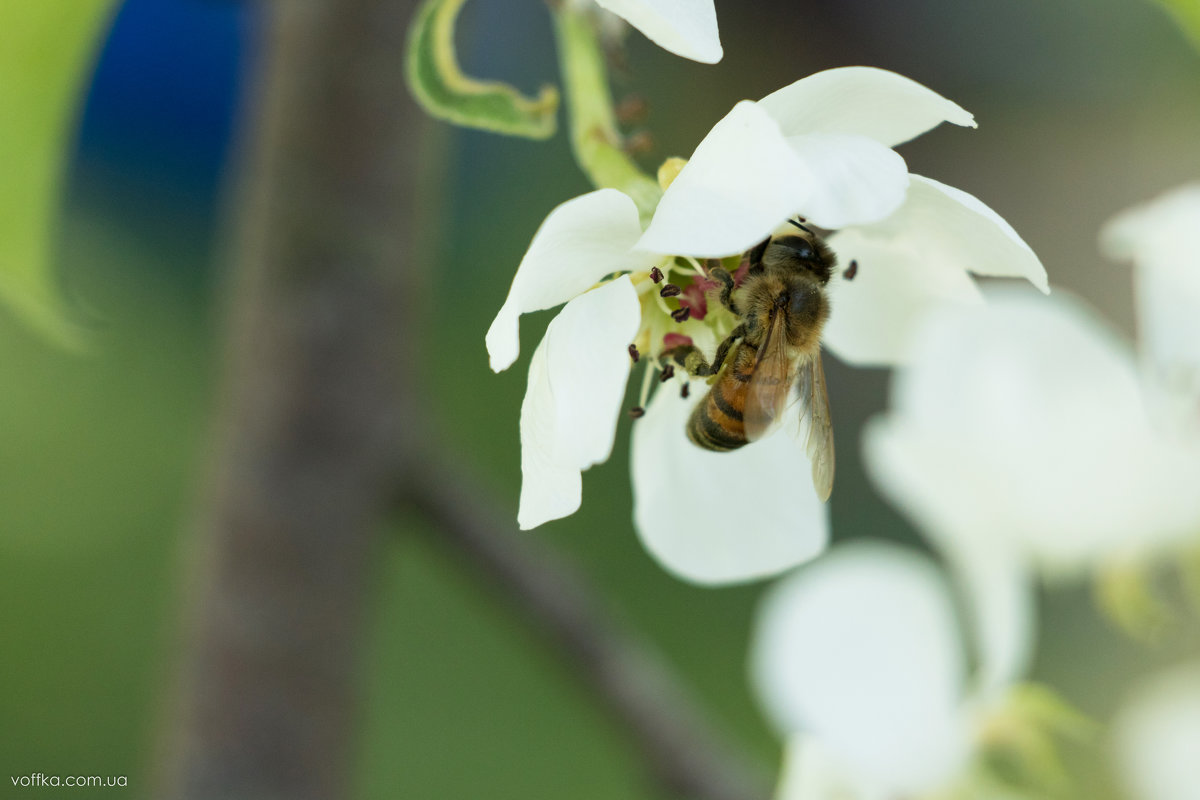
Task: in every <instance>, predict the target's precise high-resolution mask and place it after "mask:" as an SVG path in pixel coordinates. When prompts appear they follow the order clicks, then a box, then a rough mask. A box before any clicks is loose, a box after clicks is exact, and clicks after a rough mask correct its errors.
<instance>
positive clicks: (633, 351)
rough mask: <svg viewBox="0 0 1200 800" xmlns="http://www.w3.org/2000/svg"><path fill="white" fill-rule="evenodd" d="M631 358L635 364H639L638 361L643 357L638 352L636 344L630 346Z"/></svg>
mask: <svg viewBox="0 0 1200 800" xmlns="http://www.w3.org/2000/svg"><path fill="white" fill-rule="evenodd" d="M629 357H630V358H632V359H633V363H635V364H636V363H637V362H638V359H639V358H641V357H642V354H641V353H639V352H638V349H637V345H636V344H631V345H629Z"/></svg>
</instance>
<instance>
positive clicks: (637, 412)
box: [629, 406, 646, 419]
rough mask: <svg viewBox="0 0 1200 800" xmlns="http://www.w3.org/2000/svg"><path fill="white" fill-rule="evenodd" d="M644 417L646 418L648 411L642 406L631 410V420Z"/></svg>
mask: <svg viewBox="0 0 1200 800" xmlns="http://www.w3.org/2000/svg"><path fill="white" fill-rule="evenodd" d="M644 416H646V409H644V408H642V407H641V406H634V407H633V408H631V409H629V418H630V419H638V418H639V417H644Z"/></svg>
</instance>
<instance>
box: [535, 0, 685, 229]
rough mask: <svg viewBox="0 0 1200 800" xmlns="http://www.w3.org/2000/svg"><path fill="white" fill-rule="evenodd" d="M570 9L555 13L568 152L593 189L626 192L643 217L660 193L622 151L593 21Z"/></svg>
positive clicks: (563, 5)
mask: <svg viewBox="0 0 1200 800" xmlns="http://www.w3.org/2000/svg"><path fill="white" fill-rule="evenodd" d="M573 6H574V4H572V3H560V4H559V6H558V8H557V9H555V11H554V26H555V32H556V34H557V36H558V58H559V66H560V69H561V71H562V77H563V85H564V94H565V96H566V99H567V115H568V118H569V121H570V127H571V149H572V150H573V151H574V153H575V160H576V161H578V162H579V166H580V168H581V169H582V170H583V171H584V173H585V174H586V175H587V176H588V179H589V180H590V181H591V182H592V183H593V184H594V185H595V186H596V187H597V188H606V187H608V188H613V189H620V190H621V191H622V192H625V194H627V195H629V196H630V197H631V198H633V202H634V203H636V204H637V207H638V211H639V212H640V213H641V215H642V217H643V218H644V219H648V218H649V217H650V216H651V215H652V214H653V213H654V208H655V206H657V205H658V200H659V198H660V197H662V189H660V188H659V186H658V182H657V181H655V180H654V179H653V178H651V177H650V176H648V175H646V174H645V173H644V172H642V170H641V169H640V168H639V167H638V165H637V164H635V163H634V161H633V159H631V158H630V157H629V155H628V154H627V153H626V152H625V151H624V150H622V149H621V135H620V133H619V132H618V130H617V121H616V115H615V114H614V113H613V102H612V93H611V92H610V91H609V88H608V73H607V70H606V69H605V64H604V53H603V51H602V50H601V49H600V44H599V42H598V41H597V38H596V30H595V24H594V21H593V20H592V19H591V18H590V17H589V16H588V14H587V13H586V12H584V11H580V10H578V9H576V8H574V7H573Z"/></svg>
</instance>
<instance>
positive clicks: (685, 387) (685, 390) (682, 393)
mask: <svg viewBox="0 0 1200 800" xmlns="http://www.w3.org/2000/svg"><path fill="white" fill-rule="evenodd" d="M689 394H691V390H689V389H688V385H687V384H686V383H685V384H684V385H683V388H682V389H680V390H679V396H680V397H682V398H684V399H685V400H686V399H687V396H688V395H689Z"/></svg>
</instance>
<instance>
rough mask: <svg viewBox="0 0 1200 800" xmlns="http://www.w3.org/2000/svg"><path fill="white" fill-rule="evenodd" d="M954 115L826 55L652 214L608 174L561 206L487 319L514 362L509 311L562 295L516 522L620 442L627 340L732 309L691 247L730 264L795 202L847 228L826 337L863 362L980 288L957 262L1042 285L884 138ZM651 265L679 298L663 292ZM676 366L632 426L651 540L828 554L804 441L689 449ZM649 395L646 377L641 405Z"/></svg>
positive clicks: (692, 167)
mask: <svg viewBox="0 0 1200 800" xmlns="http://www.w3.org/2000/svg"><path fill="white" fill-rule="evenodd" d="M946 120H949V121H951V122H954V123H957V124H961V125H969V124H973V122H972V119H971V116H970V114H968V113H967V112H965V111H963V110H962V109H961V108H959V107H958V106H957V105H955V104H954V103H952V102H950V101H949V100H946V99H945V98H943V97H941V96H939V95H937V94H935V93H934V92H932V91H930V90H928V89H926V88H924V87H922V86H920V85H919V84H916V83H914V82H912V81H910V80H908V79H907V78H903V77H901V76H899V75H896V74H894V73H890V72H886V71H884V70H878V69H872V68H867V67H849V68H844V69H836V70H829V71H827V72H822V73H818V74H816V75H813V76H811V77H809V78H805V79H803V80H801V81H798V82H796V83H794V84H792V85H791V86H788V87H786V88H784V89H782V90H780V91H778V92H775V93H774V94H772V95H770V96H769V97H767V98H765V99H764V100H762V101H760V102H758V103H754V102H748V101H747V102H742V103H739V104H738V105H737V106H735V107H734V109H733V110H732V111H731V112H730V113H729V115H727V116H726V117H725V118H724V119H723V120H721V121H720V122H719V123H718V124H717V125H716V127H714V128H713V130H712V131H711V132H710V133H709V135H708V136H707V137H705V139H704V140H703V141H702V142H701V144H700V145H699V146H698V147H697V149H696V152H695V153H694V154H693V155H692V158H691V159H690V160H689V161H688V163H687V164H686V166H684V167H683V169H682V171H680V172H679V174H678V176H677V177H676V178H675V180H674V181H673V182H672V183H671V184H670V185H669V187H668V188H667V190H666V192H665V194H664V196H663V198H662V200H661V202H660V203H659V205H658V207H657V209H656V210H655V212H654V215H653V217H652V219H651V220H650V222H649V225H648V227H647V228H646V230H645V231H643V230H642V228H641V225H640V224H639V218H638V212H637V209H636V207H635V205H634V203H633V201H632V200H631V199H630V198H629V197H627V196H626V195H624V194H622V193H621V192H618V191H615V190H612V189H602V190H599V191H595V192H591V193H589V194H586V195H583V196H581V197H577V198H575V199H573V200H570V201H568V202H566V203H564V204H562V205H561V206H559V207H558V208H557V209H555V210H554V211H553V212H552V213H551V214H550V216H549V217H547V219H546V221H545V222H544V223H543V224H542V226H541V228H540V229H539V230H538V232H537V235H536V236H535V237H534V240H533V242H532V244H531V245H530V247H529V250H528V252H527V253H526V254H525V257H524V259H522V261H521V264H520V266H519V267H518V270H517V274H516V277H515V278H514V280H513V284H512V288H511V290H510V291H509V294H508V298H507V299H506V300H505V302H504V304H503V306H502V307H501V309H500V312H499V313H498V314H497V316H496V319H495V321H494V322H493V323H492V326H491V328H490V329H489V330H488V333H487V347H488V352H489V354H490V358H491V365H492V368H493V369H494V370H497V371H499V370H503V369H506V368H507V367H509V366H510V365H511V364H512V363H513V362H514V361H515V359H516V357H517V354H518V335H517V334H518V320H519V317H520V315H521V314H523V313H526V312H530V311H535V310H541V309H547V308H552V307H554V306H556V305H558V304H560V303H564V302H566V303H567V305H566V307H565V308H564V309H563V311H562V312H561V314H560V315H559V318H558V319H556V320H555V322H554V323H552V324H551V327H550V329H549V330H548V331H547V334H546V338H545V339H544V340H543V342H542V345H541V346H540V347H539V349H538V353H537V354H535V357H534V361H533V363H532V364H531V368H530V374H529V389H528V390H527V395H526V401H525V404H524V405H523V407H522V421H521V444H522V469H523V484H522V492H521V506H520V511H519V514H518V517H519V521H520V524H521V526H522V527H524V528H529V527H534V526H536V525H539V524H541V523H543V522H546V521H548V520H551V519H556V518H559V517H563V516H566V515H568V514H570V513H572V512H573V511H574V510H575V509H577V508H578V507H579V504H580V497H581V493H580V485H581V484H580V472H581V471H582V470H584V469H587V467H588V466H590V465H591V464H594V463H597V462H599V461H603V460H604V459H605V458H606V457H607V456H608V454H609V452H610V449H611V445H612V438H613V433H614V430H615V426H616V421H617V418H618V416H619V414H620V399H621V397H622V394H623V391H624V386H625V382H626V379H627V374H628V372H627V371H628V363H629V360H628V356H626V355H625V353H626V349H627V347H628V346H629V345H630V344H634V345H636V348H637V351H638V353H640V355H641V356H642V357H643V363H646V362H653V361H654V360H655V359H657V357H658V356H659V354H660V353H661V352H663V350H664V346H663V344H664V339H665V337H668V336H670V335H672V334H678V335H682V336H686V337H689V338H690V339H691V340H692V342H693V343H695V344H696V345H697V346H698V347H699V348H700V349H702V350H704V351H705V352H706V353H708V354H711V353H712V352H713V350H714V349H715V347H716V345H717V343H718V342H720V341H721V339H722V338H723V337H724V336H725V335H727V334H728V333H729V331H730V330H732V329H733V328H734V327H735V326H736V324H737V322H738V320H737V319H736V318H735V317H734V316H733V315H732V313H731V312H729V311H728V310H726V309H724V308H722V307H720V306H719V304H717V303H716V302H712V303H707V304H706V303H705V300H704V292H703V288H702V287H703V286H704V274H705V273H704V268H703V267H702V266H701V265H700V263H699V262H698V261H697V260H696V258H697V257H699V258H718V259H726V260H725V261H724V265H725V267H726V268H727V269H729V270H730V271H731V272H733V271H734V270H736V268H737V265H738V261H739V259H740V257H741V255H742V253H744V252H745V251H746V250H748V249H749V248H751V247H753V246H754V245H755V244H757V243H758V242H760V241H762V240H763V239H764V238H766V237H767V236H769V235H771V234H772V233H773V232H775V231H776V230H777V229H779V228H780V226H782V225H785V224H786V221H787V220H788V219H789V218H791V217H793V216H795V215H797V214H799V215H801V216H803V217H804V218H806V219H808V220H810V221H811V222H812V223H813V224H815V225H819V226H823V227H827V228H834V227H836V228H839V229H840V230H838V231H837V232H836V233H835V234H833V235H832V236H831V237H830V238H829V241H830V243H831V244H832V245H833V246H834V248H835V249H836V250H838V252H839V255H840V256H841V259H842V263H843V265H846V264H848V263H849V262H850V260H857V261H859V262H861V263H859V264H858V265H857V267H858V269H857V275H855V276H854V277H853V280H847V279H845V278H843V277H841V276H840V275H839V276H838V277H835V278H834V280H832V281H831V285H830V293H831V295H832V303H833V305H834V311H833V316H832V319H831V321H830V323H829V325H828V327H827V335H826V341H827V342H828V344H829V345H830V347H831V349H833V350H834V352H836V353H838V354H839V355H842V356H844V357H846V358H848V359H851V360H854V361H857V362H860V363H893V362H895V361H897V360H899V359H901V358H902V357H903V356H904V353H905V350H906V347H907V344H906V343H907V341H908V339H909V337H910V332H911V328H912V327H913V326H914V325H915V323H916V322H917V320H918V318H919V316H920V315H922V314H924V313H926V312H928V311H929V310H931V309H933V308H936V307H939V306H940V305H944V304H946V303H961V302H969V303H974V302H977V301H978V300H979V295H978V291H977V290H976V288H975V285H974V283H973V281H972V279H971V278H970V277H969V275H968V271H971V272H975V273H977V274H984V275H1019V276H1024V277H1027V278H1029V279H1030V280H1032V281H1033V282H1034V283H1035V284H1036V285H1038V286H1039V287H1044V285H1045V272H1044V270H1043V269H1042V267H1041V264H1040V263H1039V262H1038V260H1037V258H1036V256H1034V255H1033V253H1032V252H1031V251H1030V250H1029V248H1028V247H1027V246H1026V245H1025V244H1024V243H1023V242H1021V240H1020V238H1019V237H1017V235H1016V234H1015V233H1014V232H1013V231H1012V229H1011V228H1010V227H1009V226H1008V225H1007V224H1006V223H1004V221H1003V220H1001V219H1000V218H999V217H998V216H996V215H995V213H994V212H992V211H991V210H989V209H988V208H987V207H986V206H984V205H983V204H982V203H980V202H979V201H978V200H976V199H974V198H972V197H970V196H969V195H966V194H964V193H962V192H959V191H957V190H954V189H951V188H949V187H946V186H942V185H941V184H938V183H936V182H935V181H931V180H928V179H924V178H919V177H917V176H911V178H910V176H909V175H908V173H907V169H906V167H905V165H904V161H903V159H901V158H900V156H899V155H898V154H896V153H895V152H894V151H893V150H892V149H891V147H892V146H893V145H895V144H898V143H900V142H902V141H905V140H907V139H910V138H912V137H914V136H916V135H918V134H920V133H921V132H923V131H925V130H928V129H929V128H932V127H934V126H936V125H937V124H939V123H941V122H943V121H946ZM652 268H654V269H657V270H660V271H661V272H662V273H663V274H664V275H665V277H666V282H674V283H675V285H677V286H679V287H681V288H682V289H683V290H684V294H683V296H682V297H674V298H670V299H664V298H663V297H661V296H660V294H659V292H660V289H661V288H662V286H663V284H660V283H657V282H656V281H655V280H654V279H653V278H652V277H651V275H652V272H651V269H652ZM653 274H654V276H655V277H656V278H657V277H658V275H657V273H653ZM613 275H627V276H628V277H621V278H618V279H616V280H612V279H611V277H612V276H613ZM606 280H607V281H608V282H607V283H604V281H606ZM618 285H619V286H621V287H622V288H616V287H617V286H618ZM597 294H599V295H600V296H599V297H592V295H597ZM684 305H686V306H687V308H688V310H689V311H690V312H692V313H693V315H692V317H691V318H690V319H686V321H684V322H679V321H677V319H675V318H673V317H672V316H671V312H673V311H674V312H675V313H676V315H681V314H682V313H683V312H682V311H681V309H682V307H683V306H684ZM619 358H624V359H625V361H624V362H623V364H624V366H623V367H619V366H618V363H617V362H618V360H619ZM649 369H650V367H647V370H648V371H647V374H646V376H645V377H646V379H647V382H646V383H645V386H646V387H647V388H648V387H649V386H650V385H651V383H650V382H651V380H652V374H651V373H650V371H649ZM683 377H684V376H676V377H675V378H674V379H673V382H671V383H668V384H667V385H664V386H661V387H660V389H659V391H658V392H657V393H656V395H655V397H654V401H653V403H650V404H648V408H647V409H646V416H645V418H644V419H641V420H640V421H638V422H637V423H635V426H636V431H635V436H634V442H633V456H632V457H633V476H634V496H635V519H636V522H637V525H638V529H639V532H640V534H641V536H642V538H643V541H645V542H646V544H647V547H648V548H649V549H650V551H651V552H652V553H653V554H654V555H655V556H656V557H657V558H658V559H659V560H660V561H662V562H663V564H664V565H665V566H666V567H667V568H668V569H671V570H672V571H674V572H676V573H677V574H679V575H680V576H682V577H685V578H688V579H691V580H695V581H700V582H706V583H716V582H729V581H742V580H749V579H753V578H758V577H762V576H765V575H769V574H772V573H776V572H779V571H782V570H785V569H788V568H791V567H793V566H795V565H796V564H798V563H801V562H802V561H805V560H807V559H809V558H811V557H812V556H814V555H815V554H817V553H818V552H820V550H821V549H822V548H823V547H824V545H825V541H826V538H827V522H826V515H825V510H824V508H823V506H822V504H821V503H820V502H819V501H818V500H817V497H816V493H815V491H813V490H812V488H811V485H810V483H809V481H808V478H807V474H808V465H807V463H806V459H805V457H804V455H803V448H802V445H800V444H799V443H797V442H796V441H794V440H793V439H792V438H789V437H788V435H787V434H786V433H777V434H776V435H775V436H774V437H770V438H768V439H766V440H764V441H761V442H756V443H754V444H751V445H748V446H746V447H745V448H743V449H742V450H740V451H738V452H736V453H732V454H721V455H714V454H711V453H707V452H704V451H701V450H699V449H698V448H696V447H695V446H693V445H692V444H690V443H689V442H688V441H687V440H686V438H685V437H684V427H685V420H686V418H687V414H688V412H689V408H690V404H689V403H688V402H684V401H683V399H682V398H680V397H679V396H678V395H679V393H680V390H681V387H682V381H683ZM690 388H691V389H693V391H692V392H691V397H690V402H692V403H694V402H697V401H698V400H699V399H700V398H701V396H702V395H703V394H704V392H705V390H706V387H705V385H704V383H703V382H699V381H696V382H693V384H692V385H691V387H690ZM646 399H647V398H646V391H645V390H644V391H643V398H642V403H641V405H647V404H646V402H645V401H646ZM834 405H835V407H836V399H835V400H834ZM835 416H836V412H835ZM739 482H741V483H743V484H745V485H746V487H760V488H759V489H758V490H757V491H756V498H757V500H756V502H755V503H753V504H752V508H753V511H752V512H751V513H752V515H751V516H746V515H734V514H733V513H732V511H729V510H728V506H729V504H730V498H731V497H734V496H736V491H737V485H738V484H739Z"/></svg>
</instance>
